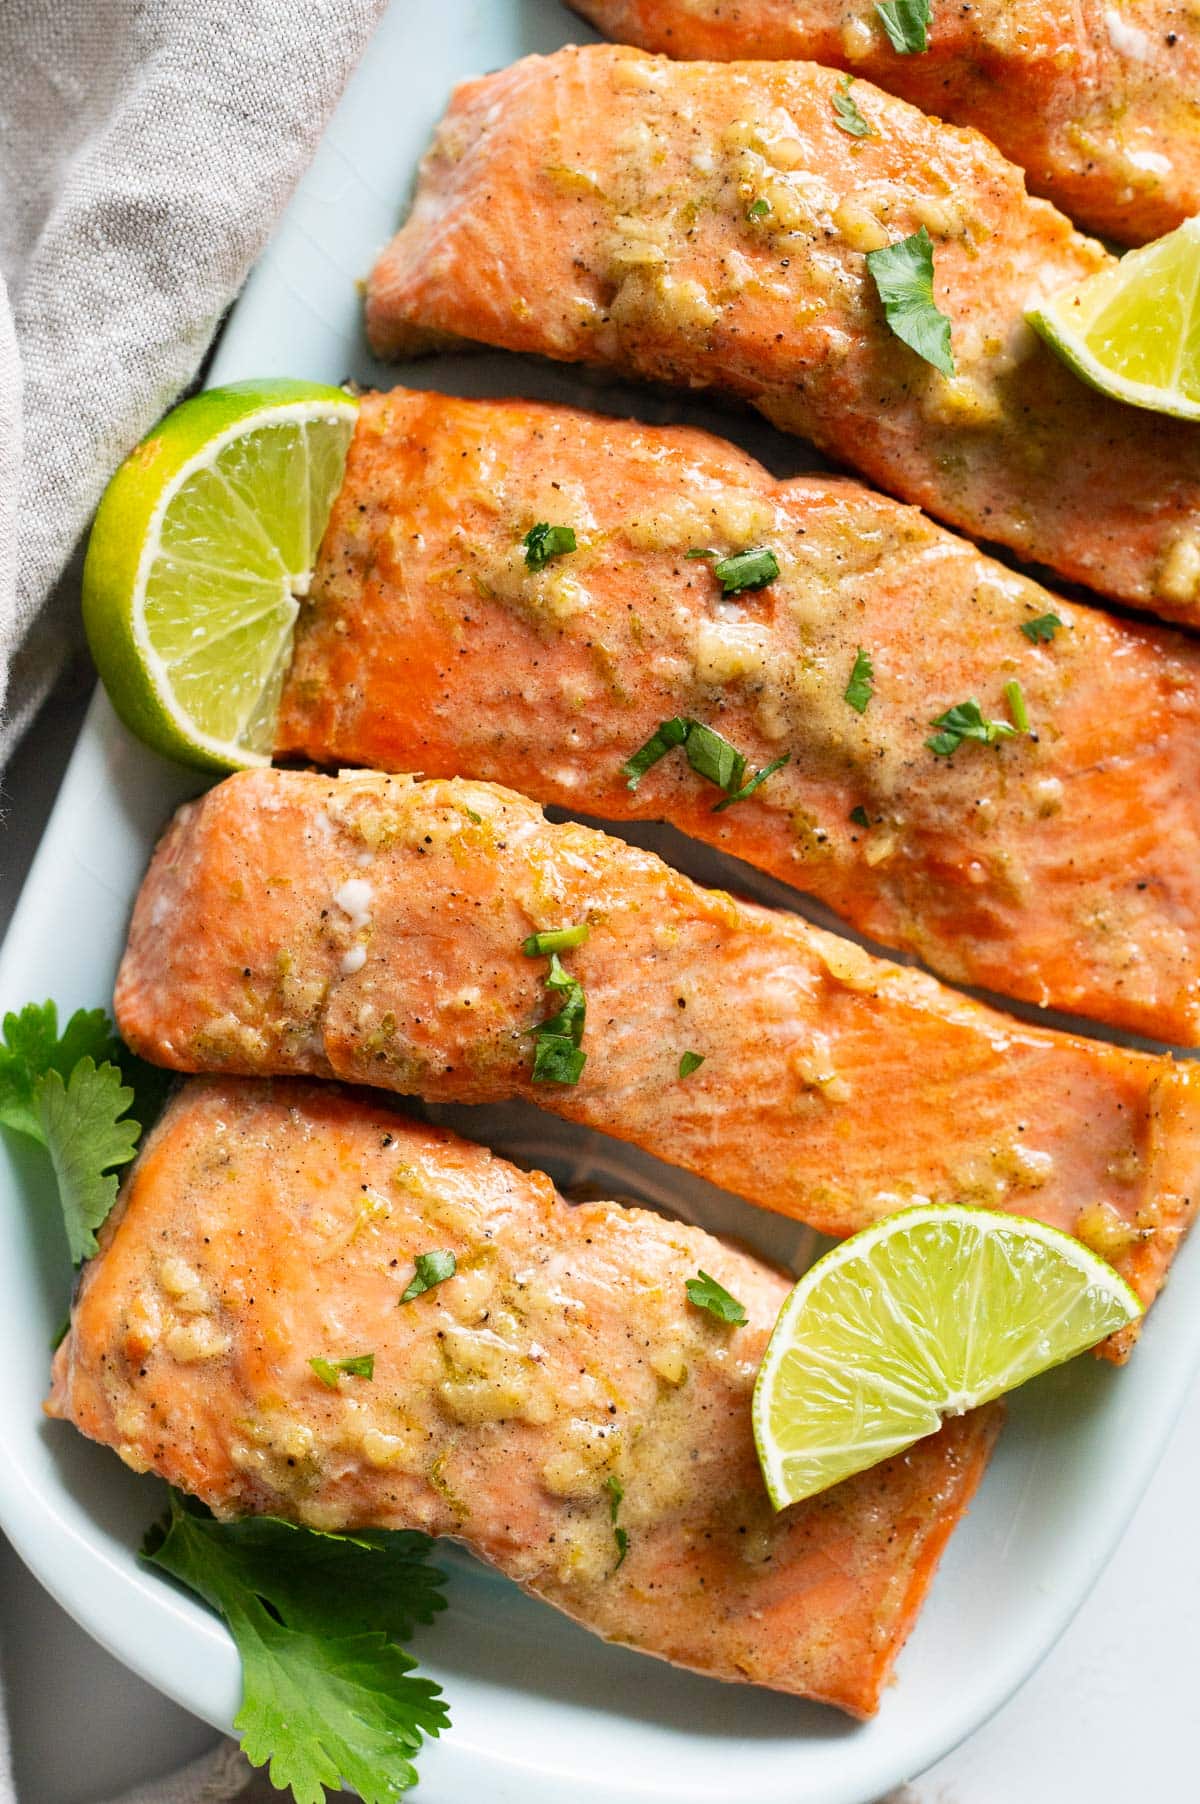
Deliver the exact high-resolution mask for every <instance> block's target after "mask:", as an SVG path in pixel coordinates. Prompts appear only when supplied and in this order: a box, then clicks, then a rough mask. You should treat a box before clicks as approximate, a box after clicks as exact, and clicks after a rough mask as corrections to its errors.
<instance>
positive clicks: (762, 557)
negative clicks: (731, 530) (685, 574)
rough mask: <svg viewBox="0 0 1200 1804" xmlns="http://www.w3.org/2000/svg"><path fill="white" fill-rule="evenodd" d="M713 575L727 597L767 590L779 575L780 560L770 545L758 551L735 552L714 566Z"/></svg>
mask: <svg viewBox="0 0 1200 1804" xmlns="http://www.w3.org/2000/svg"><path fill="white" fill-rule="evenodd" d="M713 575H714V576H715V577H716V578H717V581H718V582H719V583H720V585H721V588H722V589H723V590H724V592H725V594H726V595H740V594H741V593H742V592H743V590H745V589H765V588H766V586H767V584H768V583H773V582H774V581H775V578H776V577H777V576H778V575H779V559H778V558H777V557H776V556H775V553H774V552H773V551H772V550H771V548H770V547H769V546H768V545H763V546H761V547H760V548H759V549H758V550H757V551H735V552H734V554H733V556H732V557H724V558H722V559H721V561H720V563H719V564H714V565H713Z"/></svg>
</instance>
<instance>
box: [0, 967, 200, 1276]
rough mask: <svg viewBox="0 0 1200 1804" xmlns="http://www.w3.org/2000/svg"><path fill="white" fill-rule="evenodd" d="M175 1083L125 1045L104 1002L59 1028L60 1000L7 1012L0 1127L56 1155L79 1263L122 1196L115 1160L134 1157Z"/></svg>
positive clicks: (0, 1050) (0, 1064)
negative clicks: (145, 1129)
mask: <svg viewBox="0 0 1200 1804" xmlns="http://www.w3.org/2000/svg"><path fill="white" fill-rule="evenodd" d="M169 1081H170V1080H169V1077H168V1076H167V1074H165V1073H162V1072H155V1071H154V1070H153V1068H152V1067H151V1066H149V1065H145V1064H144V1063H143V1062H142V1060H141V1059H136V1058H134V1056H133V1054H132V1053H129V1052H127V1051H126V1049H125V1047H124V1046H122V1044H121V1042H120V1041H119V1040H118V1039H117V1036H116V1034H115V1032H114V1031H113V1025H112V1022H111V1021H110V1020H109V1018H108V1016H107V1015H106V1014H105V1012H104V1010H103V1009H77V1010H76V1011H75V1013H74V1014H73V1015H72V1016H71V1018H70V1020H69V1021H68V1022H67V1024H66V1026H65V1028H64V1029H63V1031H62V1033H61V1034H60V1033H59V1031H58V1010H57V1008H56V1007H55V1005H54V1003H53V1002H43V1003H40V1004H39V1003H32V1002H31V1003H29V1004H28V1005H27V1006H26V1007H25V1008H23V1009H22V1010H21V1012H20V1014H16V1015H14V1014H9V1015H6V1016H5V1017H4V1023H3V1043H2V1044H0V1126H4V1127H7V1128H9V1129H11V1130H12V1131H13V1132H15V1133H18V1134H25V1135H26V1136H27V1137H28V1138H29V1139H31V1140H36V1141H37V1143H38V1145H39V1146H43V1147H45V1149H46V1151H47V1152H48V1153H49V1155H50V1160H51V1163H52V1165H53V1166H54V1175H55V1177H56V1178H57V1179H58V1194H59V1201H60V1203H61V1205H62V1212H63V1222H64V1225H65V1227H66V1231H67V1241H68V1244H69V1246H70V1249H71V1257H72V1259H73V1260H74V1261H75V1263H76V1264H78V1263H79V1262H80V1260H82V1259H86V1258H88V1257H89V1256H90V1255H91V1254H92V1253H94V1252H95V1251H96V1229H97V1228H99V1227H100V1225H101V1224H102V1222H103V1221H104V1220H105V1217H106V1216H107V1215H108V1212H109V1210H110V1209H111V1208H112V1206H113V1203H114V1201H115V1200H116V1195H117V1178H116V1175H115V1171H114V1167H116V1166H118V1165H124V1164H126V1163H127V1162H128V1161H129V1160H130V1159H132V1157H133V1154H134V1149H135V1148H136V1146H137V1143H138V1137H139V1135H140V1134H141V1131H142V1130H141V1123H142V1122H144V1121H147V1120H149V1119H151V1118H152V1116H153V1115H154V1114H156V1113H157V1110H158V1107H159V1106H161V1101H162V1096H163V1094H164V1093H165V1088H166V1085H167V1083H168V1082H169ZM135 1085H136V1088H135ZM135 1102H136V1103H137V1104H138V1114H137V1115H131V1114H130V1113H129V1108H130V1105H131V1104H132V1103H135Z"/></svg>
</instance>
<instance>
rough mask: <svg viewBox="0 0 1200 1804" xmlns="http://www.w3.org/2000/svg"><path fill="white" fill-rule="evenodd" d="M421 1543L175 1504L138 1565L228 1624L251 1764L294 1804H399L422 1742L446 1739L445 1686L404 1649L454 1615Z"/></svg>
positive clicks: (404, 1535) (426, 1544) (421, 1539)
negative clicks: (340, 1797)
mask: <svg viewBox="0 0 1200 1804" xmlns="http://www.w3.org/2000/svg"><path fill="white" fill-rule="evenodd" d="M430 1546H431V1543H430V1541H429V1539H428V1537H427V1536H426V1535H421V1534H416V1533H412V1532H399V1533H389V1532H386V1531H383V1530H379V1529H372V1530H368V1531H365V1532H363V1533H361V1534H353V1535H336V1534H325V1533H322V1532H320V1531H318V1530H315V1529H305V1528H295V1527H293V1525H292V1524H291V1523H290V1522H282V1521H279V1520H277V1519H276V1518H274V1517H270V1516H261V1517H248V1518H246V1519H245V1520H244V1521H240V1522H215V1521H213V1520H212V1518H211V1517H209V1516H208V1515H207V1514H201V1513H200V1511H199V1506H197V1505H194V1504H187V1503H185V1502H184V1501H183V1499H182V1498H180V1497H178V1496H177V1495H174V1494H173V1495H172V1498H171V1506H170V1514H169V1516H168V1517H167V1520H166V1521H165V1522H164V1523H162V1524H161V1525H159V1526H157V1527H156V1528H153V1529H151V1531H150V1533H149V1534H148V1535H147V1537H146V1540H145V1544H144V1546H143V1549H142V1554H143V1558H145V1559H148V1560H151V1561H153V1562H154V1564H155V1565H158V1566H161V1567H162V1568H163V1570H164V1571H166V1572H169V1573H170V1574H171V1575H172V1577H173V1578H176V1579H178V1580H179V1581H180V1583H181V1584H183V1585H186V1586H187V1587H188V1589H189V1590H191V1591H195V1592H197V1593H198V1594H199V1595H200V1596H201V1597H202V1598H203V1599H204V1601H205V1602H206V1603H207V1604H209V1605H210V1606H211V1607H212V1608H213V1609H214V1610H217V1611H219V1612H220V1614H221V1615H222V1616H223V1617H224V1618H225V1621H226V1623H227V1624H228V1627H229V1632H230V1634H231V1635H232V1636H233V1639H234V1642H235V1644H236V1646H237V1651H238V1655H239V1658H240V1659H241V1663H242V1702H241V1708H240V1709H239V1711H238V1714H237V1716H236V1718H235V1719H234V1728H235V1729H236V1730H237V1731H238V1733H239V1735H240V1736H241V1740H242V1750H243V1752H244V1753H245V1755H246V1758H247V1759H248V1760H249V1762H250V1764H251V1765H252V1766H266V1765H267V1764H268V1762H269V1763H270V1778H271V1783H272V1785H274V1786H275V1787H276V1788H277V1789H278V1790H280V1791H286V1790H288V1789H289V1788H290V1790H291V1793H292V1796H293V1798H294V1799H295V1800H296V1804H322V1801H323V1800H324V1798H325V1795H326V1790H327V1789H328V1790H329V1791H330V1792H339V1791H340V1790H341V1788H342V1787H343V1786H347V1787H352V1788H353V1790H354V1791H355V1793H356V1794H357V1796H358V1797H360V1798H361V1799H362V1800H363V1804H395V1800H396V1799H397V1798H398V1797H399V1796H400V1794H401V1793H402V1792H405V1791H407V1790H408V1789H409V1788H410V1787H411V1786H413V1785H415V1784H416V1781H417V1771H416V1767H415V1766H414V1764H413V1761H414V1758H415V1756H416V1755H417V1753H418V1751H419V1749H420V1747H421V1742H422V1739H423V1737H424V1736H426V1735H437V1734H439V1733H440V1732H441V1730H443V1729H444V1728H446V1727H447V1725H448V1723H449V1716H448V1714H447V1711H446V1706H445V1703H444V1702H443V1701H442V1694H441V1691H440V1689H439V1687H438V1686H437V1685H435V1684H433V1682H432V1681H431V1680H429V1679H424V1678H421V1677H419V1676H418V1675H417V1674H416V1672H415V1670H414V1669H415V1665H416V1662H415V1661H414V1660H413V1658H412V1656H411V1655H410V1654H408V1653H406V1652H405V1650H404V1648H403V1647H401V1646H400V1645H399V1643H400V1641H401V1639H403V1640H407V1639H408V1638H409V1636H411V1635H412V1633H413V1631H414V1629H415V1628H416V1626H417V1624H418V1623H428V1622H431V1621H432V1620H433V1618H434V1616H435V1615H436V1613H437V1612H438V1611H439V1610H443V1609H445V1607H446V1602H445V1598H444V1597H443V1596H442V1593H441V1587H442V1585H443V1583H444V1577H443V1575H442V1573H440V1572H439V1571H438V1570H437V1568H436V1567H433V1566H430V1565H429V1564H428V1556H429V1551H430Z"/></svg>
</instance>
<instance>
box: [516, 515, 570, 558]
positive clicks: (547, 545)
mask: <svg viewBox="0 0 1200 1804" xmlns="http://www.w3.org/2000/svg"><path fill="white" fill-rule="evenodd" d="M521 543H522V545H524V547H525V562H526V563H527V564H528V566H529V568H530V569H531V570H544V569H545V568H546V565H547V564H548V563H550V561H551V559H552V558H556V557H563V556H565V554H566V553H567V552H568V551H574V550H575V528H574V527H573V526H550V525H548V524H547V522H546V521H545V520H539V522H538V524H537V525H536V526H531V527H530V528H529V531H528V532H527V533H526V534H525V537H524V538H523V539H522V540H521Z"/></svg>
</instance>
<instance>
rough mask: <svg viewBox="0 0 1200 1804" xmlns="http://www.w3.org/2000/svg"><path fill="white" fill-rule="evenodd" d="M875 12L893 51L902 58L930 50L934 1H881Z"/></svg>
mask: <svg viewBox="0 0 1200 1804" xmlns="http://www.w3.org/2000/svg"><path fill="white" fill-rule="evenodd" d="M875 11H876V12H877V13H878V15H879V17H880V19H881V20H882V21H883V29H884V30H885V31H886V32H887V34H888V39H889V42H890V43H891V46H892V49H893V50H898V51H899V53H900V55H901V56H919V55H920V54H921V53H922V52H923V51H925V50H928V48H929V31H928V27H929V21H930V18H931V16H932V14H933V6H932V0H879V4H878V5H877V6H876V8H875Z"/></svg>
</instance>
